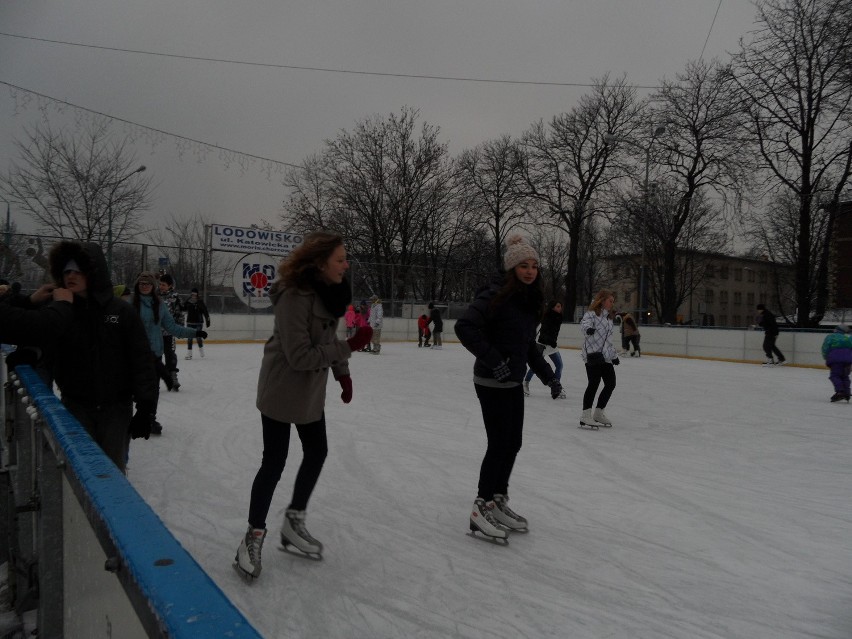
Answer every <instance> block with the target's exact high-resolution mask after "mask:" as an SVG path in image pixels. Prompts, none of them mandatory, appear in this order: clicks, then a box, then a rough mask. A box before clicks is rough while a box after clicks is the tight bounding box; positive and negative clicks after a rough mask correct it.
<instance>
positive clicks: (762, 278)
mask: <svg viewBox="0 0 852 639" xmlns="http://www.w3.org/2000/svg"><path fill="white" fill-rule="evenodd" d="M758 279H759V280H760V283H761V284H766V282H767V281H768V279H769V278H768V277H767V273H766V271H761V272H760V275H758Z"/></svg>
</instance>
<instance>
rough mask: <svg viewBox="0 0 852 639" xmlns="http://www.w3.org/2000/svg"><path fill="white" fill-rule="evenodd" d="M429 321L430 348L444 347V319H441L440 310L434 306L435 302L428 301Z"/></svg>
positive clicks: (439, 348)
mask: <svg viewBox="0 0 852 639" xmlns="http://www.w3.org/2000/svg"><path fill="white" fill-rule="evenodd" d="M429 323H430V324H431V325H432V348H435V349H438V350H441V349H442V348H443V347H444V340H443V337H442V335H443V333H444V320H443V319H441V310H440V309H439V308H437V307H436V306H435V302H429Z"/></svg>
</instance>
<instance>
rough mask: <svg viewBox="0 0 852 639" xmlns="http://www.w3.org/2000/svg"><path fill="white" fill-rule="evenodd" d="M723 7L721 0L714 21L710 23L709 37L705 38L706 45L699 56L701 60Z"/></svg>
mask: <svg viewBox="0 0 852 639" xmlns="http://www.w3.org/2000/svg"><path fill="white" fill-rule="evenodd" d="M721 8H722V0H719V4H718V5H716V13H714V14H713V22H711V23H710V30H709V31H708V32H707V38H705V40H704V46H703V47H701V55H699V56H698V59H699V60H702V59H703V58H704V49H706V48H707V43H708V42H710V34H711V33H713V25H715V24H716V17H717V16H718V15H719V9H721Z"/></svg>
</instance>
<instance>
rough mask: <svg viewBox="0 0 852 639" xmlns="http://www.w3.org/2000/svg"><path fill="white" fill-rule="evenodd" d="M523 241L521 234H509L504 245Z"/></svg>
mask: <svg viewBox="0 0 852 639" xmlns="http://www.w3.org/2000/svg"><path fill="white" fill-rule="evenodd" d="M523 242H524V237H523V235H511V236H509V239H507V240H506V246H512V245H513V244H523Z"/></svg>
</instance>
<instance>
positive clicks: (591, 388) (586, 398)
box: [583, 364, 615, 410]
mask: <svg viewBox="0 0 852 639" xmlns="http://www.w3.org/2000/svg"><path fill="white" fill-rule="evenodd" d="M586 377H588V378H589V384H588V385H587V386H586V392H585V393H583V410H586V409H587V408H591V407H592V404H593V403H594V401H595V393H597V392H598V386H600V383H601V380H603V383H604V387H603V390H602V391H601V394H600V396H599V397H598V404H597V406H598V408H606V405H607V402H609V397H610V395H612V391H613V390H615V366H613V365H612V364H600V365H597V366H589V365H588V364H586Z"/></svg>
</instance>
